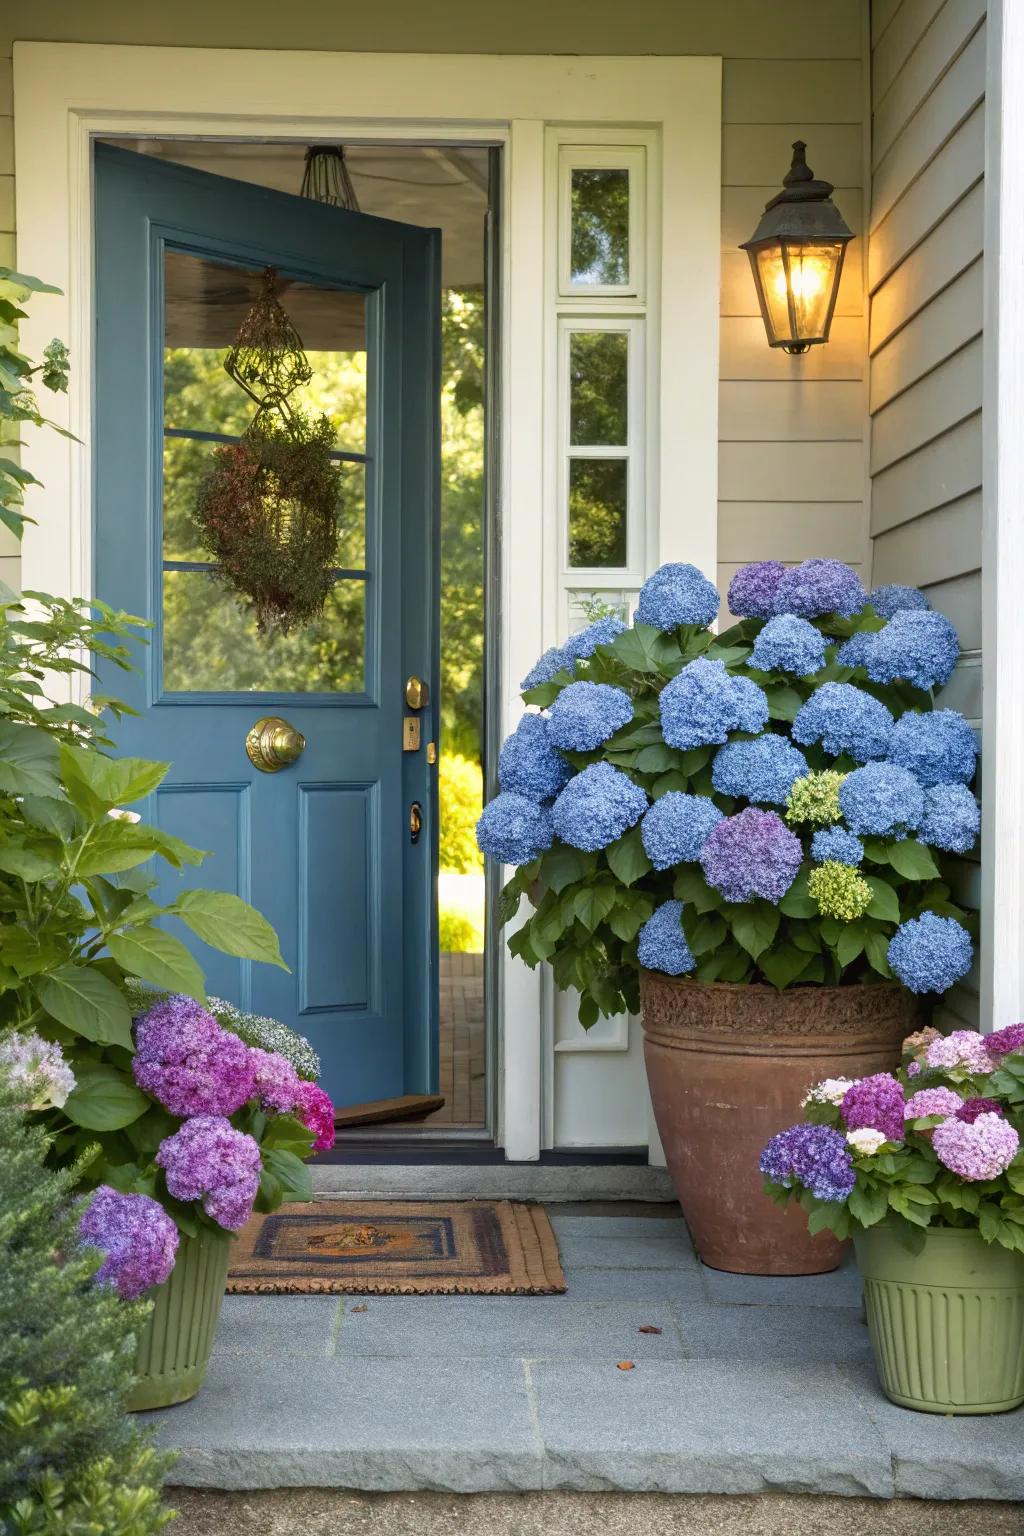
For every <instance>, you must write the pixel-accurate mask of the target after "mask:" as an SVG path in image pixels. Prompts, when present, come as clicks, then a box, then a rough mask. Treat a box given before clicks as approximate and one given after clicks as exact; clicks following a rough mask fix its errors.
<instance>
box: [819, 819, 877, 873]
mask: <svg viewBox="0 0 1024 1536" xmlns="http://www.w3.org/2000/svg"><path fill="white" fill-rule="evenodd" d="M863 857H864V844H863V843H862V842H861V840H860V838H859V837H854V835H853V833H852V832H847V831H846V829H845V828H844V827H822V829H821V831H820V832H815V834H814V836H813V837H812V838H811V858H812V859H813V860H814V862H815V864H827V863H829V862H831V863H833V864H850V865H853V866H854V867H856V866H857V865H858V864H859V863H860V862H861V860H862V859H863Z"/></svg>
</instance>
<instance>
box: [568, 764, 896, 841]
mask: <svg viewBox="0 0 1024 1536" xmlns="http://www.w3.org/2000/svg"><path fill="white" fill-rule="evenodd" d="M563 793H564V791H563ZM839 805H840V809H841V810H842V813H843V815H844V817H845V818H846V821H847V822H848V824H849V826H850V827H851V829H852V830H853V831H854V832H859V833H861V834H874V835H875V836H877V837H903V836H905V835H906V833H907V832H913V831H914V830H915V828H917V827H919V826H920V825H921V818H922V817H923V815H924V791H923V789H922V788H921V786H920V784H919V783H918V782H917V780H916V779H915V778H914V775H913V774H912V773H908V772H907V770H906V768H900V767H898V766H897V764H896V763H868V764H867V766H866V767H864V768H855V769H854V771H853V773H850V774H847V776H846V778H845V779H844V780H843V782H842V784H841V785H840V787H839Z"/></svg>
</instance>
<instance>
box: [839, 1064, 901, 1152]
mask: <svg viewBox="0 0 1024 1536" xmlns="http://www.w3.org/2000/svg"><path fill="white" fill-rule="evenodd" d="M903 1107H904V1102H903V1084H902V1083H898V1082H897V1081H896V1079H895V1078H894V1077H892V1076H891V1075H890V1074H889V1073H888V1072H875V1073H873V1074H872V1076H871V1077H862V1078H861V1079H860V1081H859V1082H856V1083H854V1084H853V1086H852V1088H848V1089H847V1090H846V1093H845V1095H844V1097H843V1102H842V1104H840V1106H839V1112H840V1114H841V1115H842V1117H843V1120H844V1122H845V1124H846V1128H847V1130H850V1131H860V1130H865V1129H866V1130H870V1131H881V1132H882V1134H883V1135H884V1137H885V1139H886V1141H902V1140H903Z"/></svg>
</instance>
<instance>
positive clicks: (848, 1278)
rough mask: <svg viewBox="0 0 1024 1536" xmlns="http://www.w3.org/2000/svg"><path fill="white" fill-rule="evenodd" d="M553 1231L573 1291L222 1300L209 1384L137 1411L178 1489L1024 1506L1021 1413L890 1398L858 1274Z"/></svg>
mask: <svg viewBox="0 0 1024 1536" xmlns="http://www.w3.org/2000/svg"><path fill="white" fill-rule="evenodd" d="M553 1221H554V1225H555V1228H556V1231H557V1233H558V1237H559V1243H560V1247H561V1250H562V1257H563V1262H564V1264H565V1268H566V1278H567V1280H568V1283H569V1294H568V1296H566V1297H536V1298H525V1297H523V1298H520V1297H512V1298H494V1297H404V1296H395V1297H365V1298H364V1297H356V1298H346V1297H338V1298H335V1297H326V1296H311V1297H291V1296H229V1297H227V1298H226V1299H225V1304H224V1312H223V1316H222V1321H221V1325H220V1329H219V1331H218V1335H217V1343H216V1346H215V1349H214V1357H213V1360H212V1362H211V1365H210V1371H209V1374H208V1377H207V1380H206V1383H205V1385H204V1387H203V1390H202V1392H201V1393H200V1394H199V1396H198V1397H197V1398H195V1399H194V1400H193V1401H192V1402H191V1403H186V1404H183V1405H181V1406H180V1407H178V1408H173V1409H169V1410H167V1411H166V1412H164V1413H159V1414H150V1415H143V1416H142V1417H143V1418H145V1419H150V1420H152V1421H153V1422H154V1423H155V1425H156V1426H157V1430H158V1436H159V1439H160V1441H161V1443H162V1444H164V1445H166V1446H168V1447H173V1448H175V1449H177V1450H179V1452H180V1459H179V1462H178V1465H177V1469H176V1471H175V1473H174V1479H175V1482H178V1483H181V1484H185V1485H188V1486H192V1487H199V1488H210V1489H224V1490H246V1489H251V1490H256V1489H271V1488H279V1487H301V1488H319V1489H326V1488H348V1489H359V1490H369V1491H376V1492H380V1493H387V1492H392V1493H395V1492H400V1491H402V1490H435V1491H439V1492H442V1493H445V1492H447V1493H460V1494H467V1493H486V1492H494V1491H505V1492H516V1493H520V1492H525V1491H528V1490H555V1489H562V1490H574V1491H577V1492H580V1493H583V1492H591V1491H592V1492H602V1491H609V1492H610V1491H615V1490H619V1491H630V1492H644V1493H666V1494H668V1493H671V1494H679V1495H684V1494H685V1495H713V1494H731V1495H737V1496H738V1495H750V1494H759V1493H765V1492H769V1491H770V1492H786V1493H793V1494H796V1493H814V1494H818V1495H826V1494H828V1495H837V1494H839V1495H844V1496H846V1497H853V1498H859V1497H863V1496H865V1495H866V1496H869V1497H872V1498H876V1499H877V1498H883V1499H885V1498H892V1497H893V1496H912V1497H915V1498H918V1499H921V1498H923V1499H941V1500H948V1499H956V1500H969V1499H982V1500H1017V1499H1020V1500H1024V1411H1022V1412H1019V1413H1016V1414H1010V1415H1002V1416H997V1417H994V1418H977V1419H971V1418H942V1417H935V1416H932V1415H927V1414H916V1413H910V1412H907V1411H906V1410H904V1409H900V1408H896V1407H894V1406H893V1405H892V1404H890V1403H888V1402H887V1401H886V1399H885V1398H884V1397H883V1396H882V1393H881V1391H880V1389H879V1387H878V1384H877V1382H876V1380H875V1375H874V1370H873V1367H872V1364H871V1356H870V1347H869V1345H868V1339H867V1330H866V1328H865V1326H864V1324H863V1322H862V1320H861V1307H860V1287H859V1285H858V1283H857V1277H856V1271H855V1270H854V1269H853V1268H852V1267H850V1266H847V1267H845V1268H844V1269H842V1270H840V1271H839V1272H838V1273H837V1274H835V1275H831V1276H817V1277H808V1278H807V1279H786V1280H765V1279H754V1278H745V1277H738V1276H732V1275H721V1274H717V1273H716V1272H714V1271H711V1270H707V1269H704V1268H703V1266H701V1265H700V1264H699V1263H698V1262H697V1260H696V1259H695V1257H694V1254H693V1250H692V1248H691V1246H690V1244H689V1240H688V1237H687V1235H686V1229H685V1227H684V1226H683V1223H682V1222H681V1221H680V1220H679V1219H678V1218H668V1217H630V1216H586V1215H580V1214H575V1213H574V1214H571V1215H562V1216H559V1215H558V1214H557V1210H556V1211H555V1212H554V1213H553ZM642 1327H643V1328H657V1329H660V1330H661V1331H660V1332H659V1333H650V1332H644V1333H641V1332H640V1331H639V1330H640V1329H641V1328H642ZM626 1360H628V1361H631V1362H633V1369H631V1370H620V1369H619V1368H618V1365H619V1362H621V1361H626ZM683 1528H684V1527H679V1529H683ZM685 1528H686V1529H689V1528H690V1527H685ZM701 1528H702V1527H700V1526H694V1527H693V1529H694V1530H697V1529H701ZM867 1528H868V1527H864V1529H867ZM672 1529H675V1527H672ZM755 1529H757V1527H751V1530H755ZM765 1529H768V1527H766V1528H765ZM922 1529H924V1527H922ZM979 1529H980V1528H979ZM992 1529H993V1530H996V1529H999V1527H995V1526H993V1527H992ZM1020 1529H1021V1531H1022V1532H1024V1515H1022V1519H1021V1523H1020Z"/></svg>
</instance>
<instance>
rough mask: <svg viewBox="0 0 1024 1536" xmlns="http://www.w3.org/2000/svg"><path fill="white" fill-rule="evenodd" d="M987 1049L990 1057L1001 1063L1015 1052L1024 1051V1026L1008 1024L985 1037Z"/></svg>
mask: <svg viewBox="0 0 1024 1536" xmlns="http://www.w3.org/2000/svg"><path fill="white" fill-rule="evenodd" d="M984 1040H985V1049H986V1051H987V1052H988V1054H989V1055H990V1056H993V1057H995V1059H996V1060H997V1061H1001V1060H1002V1058H1003V1057H1004V1056H1009V1055H1010V1054H1011V1052H1013V1051H1024V1024H1007V1025H1005V1027H1004V1028H1003V1029H994V1030H993V1031H992V1033H991V1034H990V1035H985V1037H984Z"/></svg>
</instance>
